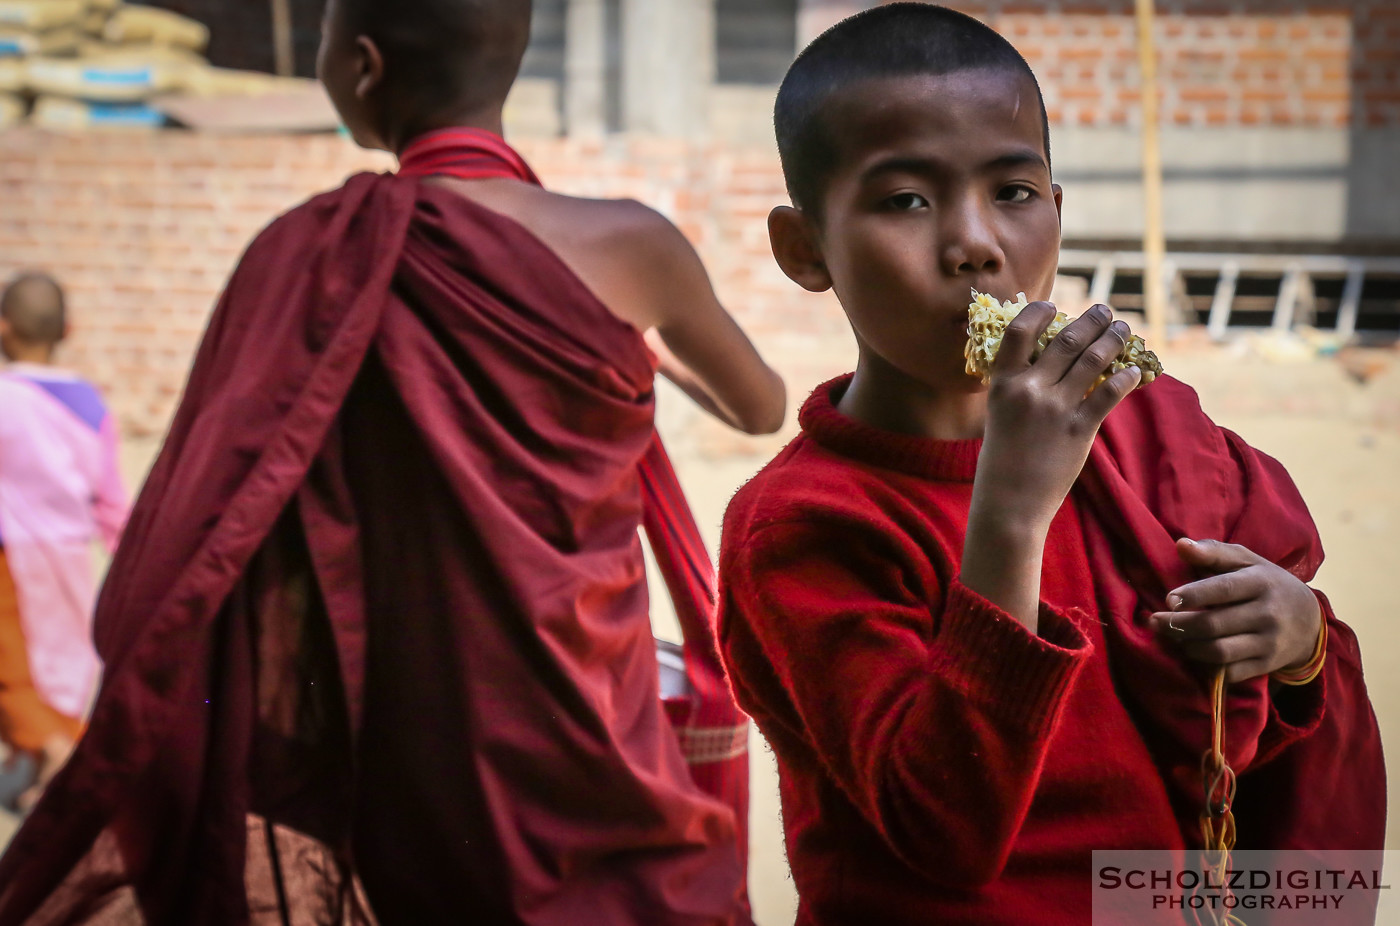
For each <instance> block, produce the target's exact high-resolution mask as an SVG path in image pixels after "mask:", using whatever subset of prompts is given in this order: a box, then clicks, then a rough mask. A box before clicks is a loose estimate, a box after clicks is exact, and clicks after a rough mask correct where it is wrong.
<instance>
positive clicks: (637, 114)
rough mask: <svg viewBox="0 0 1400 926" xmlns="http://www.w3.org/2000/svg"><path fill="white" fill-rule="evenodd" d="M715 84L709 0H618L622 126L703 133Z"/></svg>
mask: <svg viewBox="0 0 1400 926" xmlns="http://www.w3.org/2000/svg"><path fill="white" fill-rule="evenodd" d="M714 82H715V3H714V0H622V88H623V90H622V123H623V128H625V129H628V130H631V131H639V132H655V133H657V134H661V135H672V136H679V137H694V136H697V135H702V134H704V133H705V131H706V130H707V128H708V121H709V119H708V111H709V95H710V87H711V86H713V85H714Z"/></svg>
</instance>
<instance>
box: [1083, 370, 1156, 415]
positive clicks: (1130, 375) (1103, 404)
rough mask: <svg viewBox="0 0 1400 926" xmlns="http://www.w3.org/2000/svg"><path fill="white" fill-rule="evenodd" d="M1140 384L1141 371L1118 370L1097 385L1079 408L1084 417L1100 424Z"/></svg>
mask: <svg viewBox="0 0 1400 926" xmlns="http://www.w3.org/2000/svg"><path fill="white" fill-rule="evenodd" d="M1091 382H1092V380H1091ZM1140 382H1142V370H1139V369H1138V368H1137V367H1128V368H1127V369H1125V370H1119V371H1118V372H1117V373H1114V374H1113V375H1112V376H1110V377H1109V378H1108V379H1106V380H1104V381H1103V382H1101V383H1099V385H1098V387H1097V388H1096V389H1094V391H1093V392H1091V393H1089V397H1088V398H1086V399H1085V400H1084V404H1083V405H1081V406H1080V408H1082V409H1083V413H1084V415H1085V416H1086V417H1088V418H1089V419H1090V420H1092V421H1094V422H1095V423H1100V422H1102V421H1103V420H1104V419H1105V418H1107V417H1108V413H1109V412H1111V411H1113V410H1114V409H1115V408H1117V407H1118V403H1119V402H1122V401H1123V400H1124V399H1126V398H1127V397H1128V396H1130V395H1132V392H1133V390H1134V389H1136V388H1137V387H1138V383H1140Z"/></svg>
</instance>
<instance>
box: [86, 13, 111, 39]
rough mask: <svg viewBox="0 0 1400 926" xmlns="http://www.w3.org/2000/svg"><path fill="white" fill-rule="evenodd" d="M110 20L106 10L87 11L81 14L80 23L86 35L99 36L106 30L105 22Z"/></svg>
mask: <svg viewBox="0 0 1400 926" xmlns="http://www.w3.org/2000/svg"><path fill="white" fill-rule="evenodd" d="M110 18H111V14H109V13H108V12H107V11H106V10H88V11H87V12H86V13H84V14H83V19H82V22H81V24H80V25H81V26H82V30H83V32H85V33H86V34H88V35H101V34H102V30H103V29H106V28H107V20H108V19H110Z"/></svg>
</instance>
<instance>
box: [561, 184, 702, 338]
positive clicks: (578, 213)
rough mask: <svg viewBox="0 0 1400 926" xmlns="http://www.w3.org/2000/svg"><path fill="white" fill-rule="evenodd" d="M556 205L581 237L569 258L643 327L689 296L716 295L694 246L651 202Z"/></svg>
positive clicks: (662, 319) (622, 312) (661, 319)
mask: <svg viewBox="0 0 1400 926" xmlns="http://www.w3.org/2000/svg"><path fill="white" fill-rule="evenodd" d="M554 208H555V209H557V210H558V215H559V216H560V217H561V219H562V220H564V221H565V222H566V223H567V225H568V226H569V228H570V229H572V230H573V235H574V236H576V237H573V240H572V241H571V242H570V243H569V245H568V248H569V251H570V255H565V259H566V260H571V259H572V260H576V261H577V262H578V265H579V267H585V266H586V267H587V269H586V270H580V275H581V276H584V277H585V281H586V282H590V285H593V286H595V288H596V289H598V290H599V291H600V295H602V294H603V293H604V292H606V293H607V296H605V297H604V301H605V302H608V304H609V305H610V306H612V307H613V310H614V311H615V312H617V313H618V314H619V315H622V316H624V317H626V318H627V319H628V320H629V321H631V322H632V323H633V324H635V325H637V326H638V327H639V328H647V327H651V326H653V325H661V324H663V323H664V322H665V321H666V320H667V319H666V318H665V317H664V313H666V312H667V311H668V308H669V307H674V306H677V305H678V304H680V303H683V302H685V301H687V299H688V298H706V299H712V298H713V296H712V291H711V287H710V280H709V277H708V275H707V274H706V272H705V268H704V265H703V264H702V263H701V261H700V257H699V255H697V254H696V252H695V248H694V247H693V246H692V245H691V243H690V241H689V240H688V239H687V238H686V237H685V235H683V234H682V233H681V231H680V229H679V228H677V227H676V226H675V224H674V223H672V222H671V220H670V219H668V218H666V217H665V216H664V215H662V214H661V213H660V212H658V211H656V210H655V209H653V208H651V207H650V206H646V205H644V204H642V203H640V202H637V201H636V200H631V199H583V198H576V197H568V196H557V201H556V203H555V204H554ZM590 275H591V276H593V277H595V278H596V279H595V280H589V279H587V278H588V277H589V276H590Z"/></svg>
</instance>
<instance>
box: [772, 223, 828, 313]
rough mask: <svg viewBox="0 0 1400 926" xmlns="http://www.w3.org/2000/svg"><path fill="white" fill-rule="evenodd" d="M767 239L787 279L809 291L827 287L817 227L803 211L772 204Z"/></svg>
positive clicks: (825, 270)
mask: <svg viewBox="0 0 1400 926" xmlns="http://www.w3.org/2000/svg"><path fill="white" fill-rule="evenodd" d="M768 241H769V243H770V244H771V245H772V246H773V257H774V258H775V259H776V260H777V261H778V266H779V267H781V268H783V273H785V274H787V276H788V279H790V280H792V281H793V282H794V283H796V284H797V285H798V286H801V287H802V288H803V289H805V290H808V291H809V292H814V293H821V292H825V291H827V290H828V289H831V274H830V273H828V272H827V269H826V260H825V259H824V258H823V257H822V251H821V244H820V242H818V240H817V230H816V228H815V227H814V225H813V223H812V220H811V219H810V218H808V216H807V214H806V213H804V212H802V211H801V210H798V209H794V208H793V207H791V206H777V207H775V208H774V209H773V211H772V212H770V213H768Z"/></svg>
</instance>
